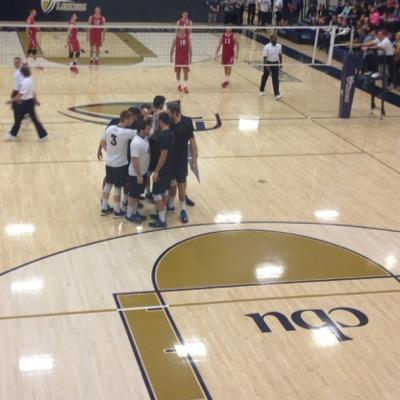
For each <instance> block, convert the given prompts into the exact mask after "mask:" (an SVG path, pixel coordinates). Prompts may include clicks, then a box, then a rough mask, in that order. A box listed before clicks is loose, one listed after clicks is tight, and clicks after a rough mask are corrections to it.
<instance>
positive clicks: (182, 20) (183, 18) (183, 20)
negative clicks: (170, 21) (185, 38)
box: [176, 11, 193, 35]
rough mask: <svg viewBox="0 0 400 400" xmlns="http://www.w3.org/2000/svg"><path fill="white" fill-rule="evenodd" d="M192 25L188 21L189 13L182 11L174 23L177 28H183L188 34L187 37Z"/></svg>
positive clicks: (189, 20)
mask: <svg viewBox="0 0 400 400" xmlns="http://www.w3.org/2000/svg"><path fill="white" fill-rule="evenodd" d="M192 25H193V23H192V21H191V19H189V13H188V12H187V11H182V15H181V18H180V19H178V21H176V26H177V27H178V30H179V28H182V27H185V28H186V32H188V33H189V35H190V34H191V32H192V29H191V28H190V27H191V26H192Z"/></svg>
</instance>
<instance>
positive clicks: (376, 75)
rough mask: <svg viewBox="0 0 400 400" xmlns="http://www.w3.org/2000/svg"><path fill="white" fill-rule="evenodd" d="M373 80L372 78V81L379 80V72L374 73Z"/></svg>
mask: <svg viewBox="0 0 400 400" xmlns="http://www.w3.org/2000/svg"><path fill="white" fill-rule="evenodd" d="M371 78H372V79H378V78H379V72H374V73H373V74H372V75H371Z"/></svg>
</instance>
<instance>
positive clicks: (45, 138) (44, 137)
mask: <svg viewBox="0 0 400 400" xmlns="http://www.w3.org/2000/svg"><path fill="white" fill-rule="evenodd" d="M47 139H48V136H47V135H46V136H43V137H41V138H39V139H38V142H47Z"/></svg>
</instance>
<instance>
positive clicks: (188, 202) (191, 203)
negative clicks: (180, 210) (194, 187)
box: [186, 196, 196, 207]
mask: <svg viewBox="0 0 400 400" xmlns="http://www.w3.org/2000/svg"><path fill="white" fill-rule="evenodd" d="M186 205H187V206H189V207H194V206H195V205H196V203H195V202H194V201H193V200H192V199H191V198H190V197H189V196H186Z"/></svg>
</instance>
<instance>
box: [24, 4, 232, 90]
mask: <svg viewBox="0 0 400 400" xmlns="http://www.w3.org/2000/svg"><path fill="white" fill-rule="evenodd" d="M36 15H37V12H36V10H35V9H33V10H31V12H30V14H29V16H28V18H27V20H26V24H27V28H26V34H27V38H28V49H27V52H26V57H27V60H26V61H27V62H28V60H29V57H33V59H34V61H35V64H36V67H37V68H42V66H41V65H40V64H39V63H38V61H37V56H38V39H37V33H38V31H39V28H38V27H37V25H36ZM77 20H78V16H77V14H73V15H72V16H71V19H70V21H69V26H68V31H67V35H66V40H65V45H64V47H65V48H66V49H67V51H68V57H69V59H70V70H71V72H73V73H75V74H77V73H78V72H79V70H78V61H79V58H80V56H81V45H80V42H79V38H78V32H79V29H78V27H77ZM88 23H89V25H90V28H89V29H88V30H87V42H88V44H89V46H90V61H89V65H90V66H98V65H99V64H100V55H101V48H102V47H103V45H104V41H105V23H106V19H105V17H104V16H103V15H102V14H101V8H100V7H96V8H95V10H94V14H93V15H91V16H90V17H89V20H88ZM192 25H193V23H192V21H191V20H190V19H189V15H188V13H187V12H186V11H184V12H183V13H182V17H181V18H180V19H179V20H178V21H177V23H176V26H177V29H176V36H175V37H174V39H173V41H172V45H171V49H170V61H171V63H174V64H175V73H176V80H177V88H178V90H179V91H180V92H184V93H189V89H188V81H189V72H190V64H191V63H192V41H191V39H190V35H191V32H192V28H191V27H192ZM221 47H222V55H221V63H222V65H223V66H224V70H225V79H224V81H223V83H222V85H221V86H222V87H223V88H226V87H227V86H228V85H229V82H230V76H231V71H232V65H233V64H234V60H235V59H238V57H239V42H238V40H237V38H236V36H235V34H234V33H233V32H232V29H231V28H229V27H228V28H227V29H226V32H224V33H222V34H221V36H220V40H219V44H218V48H217V50H216V53H215V58H217V57H218V55H219V51H220V49H221ZM182 71H183V77H182V76H181V72H182Z"/></svg>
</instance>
